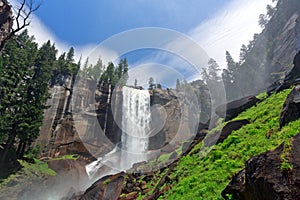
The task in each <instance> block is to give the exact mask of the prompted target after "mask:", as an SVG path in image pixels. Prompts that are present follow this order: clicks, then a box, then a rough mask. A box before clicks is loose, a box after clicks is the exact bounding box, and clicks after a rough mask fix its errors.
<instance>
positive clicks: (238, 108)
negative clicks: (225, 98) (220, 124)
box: [216, 96, 259, 121]
mask: <svg viewBox="0 0 300 200" xmlns="http://www.w3.org/2000/svg"><path fill="white" fill-rule="evenodd" d="M258 101H259V100H258V99H257V98H256V97H255V96H247V97H243V98H241V99H238V100H234V101H231V102H228V103H226V104H222V105H220V106H218V107H217V108H216V114H217V115H218V116H219V117H222V118H225V121H228V120H230V119H233V118H234V117H236V116H238V115H239V114H240V113H241V112H243V111H245V110H246V109H248V108H250V107H252V106H254V105H255V104H256V103H257V102H258Z"/></svg>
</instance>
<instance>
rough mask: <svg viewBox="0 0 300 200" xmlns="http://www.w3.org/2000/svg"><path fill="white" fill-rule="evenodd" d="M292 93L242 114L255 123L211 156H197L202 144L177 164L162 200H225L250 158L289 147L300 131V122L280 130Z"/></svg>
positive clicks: (228, 139)
mask: <svg viewBox="0 0 300 200" xmlns="http://www.w3.org/2000/svg"><path fill="white" fill-rule="evenodd" d="M290 91H291V90H285V91H283V92H281V93H278V94H273V95H272V96H271V97H269V98H267V99H265V100H264V101H262V102H261V103H259V104H258V105H257V106H255V107H252V108H250V109H248V110H246V111H245V112H243V113H241V114H240V115H239V116H238V117H237V118H236V119H248V120H249V121H250V122H251V123H250V124H248V125H246V126H243V127H242V128H241V129H239V130H237V131H234V132H233V133H232V134H231V135H230V136H229V137H228V138H227V139H226V140H225V141H224V142H223V143H220V144H218V145H215V146H214V147H212V150H211V151H210V152H209V154H208V155H207V156H204V157H203V158H201V157H200V153H201V152H200V153H196V154H195V153H193V152H195V151H198V150H199V149H200V148H201V145H202V143H200V144H198V145H197V146H196V147H195V148H194V149H193V151H191V153H190V154H188V155H187V156H185V157H183V158H182V159H181V160H180V162H179V163H178V164H177V166H176V167H175V170H174V172H173V173H172V174H171V180H173V182H172V183H171V184H172V188H171V189H170V190H168V191H167V192H165V193H164V194H163V195H162V196H161V197H160V199H165V198H166V199H172V200H174V199H180V200H184V199H188V200H192V199H205V200H209V199H213V200H216V199H223V198H222V196H221V192H222V190H223V189H224V188H225V187H226V185H227V184H228V183H229V181H230V180H231V178H232V176H233V175H234V174H235V173H237V172H238V171H240V170H241V169H242V168H244V164H245V162H246V161H247V160H248V159H250V158H251V157H253V156H255V155H257V154H260V153H262V152H265V151H267V150H271V149H274V148H276V147H277V146H278V145H279V144H281V143H282V142H285V143H286V144H288V143H289V140H290V138H291V137H292V136H294V135H296V134H297V133H299V132H300V120H297V121H294V122H291V123H290V124H288V125H287V126H285V127H283V128H282V129H281V130H279V117H280V112H281V108H282V106H283V103H284V101H285V99H286V97H287V95H288V94H289V92H290ZM233 120H235V119H233ZM217 129H218V128H217ZM285 164H287V163H285ZM283 167H284V166H283ZM174 180H176V181H174ZM166 185H167V184H166ZM166 185H164V186H163V187H165V186H166Z"/></svg>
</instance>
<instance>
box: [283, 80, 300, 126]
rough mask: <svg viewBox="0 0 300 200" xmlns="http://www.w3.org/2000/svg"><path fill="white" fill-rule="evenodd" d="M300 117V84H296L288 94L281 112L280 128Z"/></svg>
mask: <svg viewBox="0 0 300 200" xmlns="http://www.w3.org/2000/svg"><path fill="white" fill-rule="evenodd" d="M299 117H300V86H296V87H295V88H294V89H293V90H292V91H291V92H290V94H289V95H288V96H287V98H286V100H285V103H284V105H283V108H282V111H281V114H280V128H282V127H283V126H284V125H286V124H288V123H289V122H291V121H294V120H297V119H299Z"/></svg>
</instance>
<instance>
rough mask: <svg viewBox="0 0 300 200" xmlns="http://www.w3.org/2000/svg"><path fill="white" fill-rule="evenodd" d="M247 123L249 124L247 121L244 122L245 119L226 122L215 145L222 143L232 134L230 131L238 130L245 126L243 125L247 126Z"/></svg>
mask: <svg viewBox="0 0 300 200" xmlns="http://www.w3.org/2000/svg"><path fill="white" fill-rule="evenodd" d="M249 123H250V122H249V121H248V120H246V119H243V120H236V121H232V122H228V123H227V124H226V125H225V126H224V127H223V129H222V131H221V134H220V137H219V139H218V141H217V143H221V142H223V141H224V140H225V139H226V138H227V137H228V136H229V135H230V134H231V133H232V131H236V130H239V129H240V128H241V127H242V126H245V125H247V124H249Z"/></svg>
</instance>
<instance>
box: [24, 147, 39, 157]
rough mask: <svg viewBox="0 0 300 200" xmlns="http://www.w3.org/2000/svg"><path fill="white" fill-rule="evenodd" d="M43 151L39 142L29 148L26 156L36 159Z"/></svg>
mask: <svg viewBox="0 0 300 200" xmlns="http://www.w3.org/2000/svg"><path fill="white" fill-rule="evenodd" d="M40 151H41V145H40V144H37V145H36V146H35V147H34V148H31V149H29V151H28V152H27V153H26V154H25V155H24V157H26V158H30V159H34V158H37V157H38V155H39V154H40Z"/></svg>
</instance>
